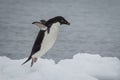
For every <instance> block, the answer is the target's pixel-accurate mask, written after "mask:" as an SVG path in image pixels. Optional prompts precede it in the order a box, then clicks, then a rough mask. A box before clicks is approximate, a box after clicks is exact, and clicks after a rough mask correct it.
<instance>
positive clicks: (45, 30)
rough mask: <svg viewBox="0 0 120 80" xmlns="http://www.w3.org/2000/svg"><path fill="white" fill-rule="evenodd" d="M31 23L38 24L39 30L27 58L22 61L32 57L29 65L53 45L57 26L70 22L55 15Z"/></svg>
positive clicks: (57, 29) (57, 30)
mask: <svg viewBox="0 0 120 80" xmlns="http://www.w3.org/2000/svg"><path fill="white" fill-rule="evenodd" d="M32 24H34V25H36V26H38V27H39V28H40V31H39V33H38V36H37V38H36V40H35V43H34V45H33V48H32V51H31V54H30V56H29V58H28V59H27V60H26V61H25V62H24V63H23V64H25V63H26V62H28V61H29V60H31V59H32V61H31V67H32V66H33V64H34V63H35V62H36V61H37V59H38V58H39V57H41V56H43V55H44V54H45V53H46V52H47V51H48V50H49V49H50V48H51V47H52V46H53V44H54V43H55V41H56V38H57V35H58V32H59V26H60V25H62V24H65V25H70V23H69V22H68V21H67V20H66V19H65V18H64V17H62V16H57V17H54V18H52V19H49V20H48V21H45V20H41V21H40V22H33V23H32Z"/></svg>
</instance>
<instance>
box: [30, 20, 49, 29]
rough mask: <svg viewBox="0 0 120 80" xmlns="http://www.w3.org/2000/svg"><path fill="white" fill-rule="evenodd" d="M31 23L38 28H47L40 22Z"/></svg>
mask: <svg viewBox="0 0 120 80" xmlns="http://www.w3.org/2000/svg"><path fill="white" fill-rule="evenodd" d="M32 24H34V25H36V26H38V27H39V28H40V30H47V27H46V26H45V25H44V24H42V23H41V22H33V23H32Z"/></svg>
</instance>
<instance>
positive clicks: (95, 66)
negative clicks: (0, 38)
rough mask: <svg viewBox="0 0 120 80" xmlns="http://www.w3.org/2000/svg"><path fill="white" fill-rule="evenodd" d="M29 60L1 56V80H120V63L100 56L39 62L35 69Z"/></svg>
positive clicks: (112, 58) (117, 60)
mask: <svg viewBox="0 0 120 80" xmlns="http://www.w3.org/2000/svg"><path fill="white" fill-rule="evenodd" d="M25 60H26V59H20V60H11V59H9V58H7V57H0V80H120V60H119V59H118V58H116V57H101V56H100V55H98V54H88V53H78V54H76V55H74V56H73V59H64V60H61V61H60V62H58V63H57V64H56V63H55V61H54V60H52V59H41V58H40V59H39V60H38V61H37V62H36V64H34V66H33V67H30V62H28V63H26V64H25V65H23V66H22V65H21V64H22V63H23V62H24V61H25Z"/></svg>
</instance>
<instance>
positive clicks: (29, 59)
mask: <svg viewBox="0 0 120 80" xmlns="http://www.w3.org/2000/svg"><path fill="white" fill-rule="evenodd" d="M31 58H32V57H31V56H30V57H29V58H28V59H27V60H26V61H25V62H24V63H22V65H24V64H25V63H26V62H28V61H29V60H30V59H31Z"/></svg>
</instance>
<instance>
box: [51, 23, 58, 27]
mask: <svg viewBox="0 0 120 80" xmlns="http://www.w3.org/2000/svg"><path fill="white" fill-rule="evenodd" d="M59 26H60V23H59V22H56V23H53V24H52V27H59Z"/></svg>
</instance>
